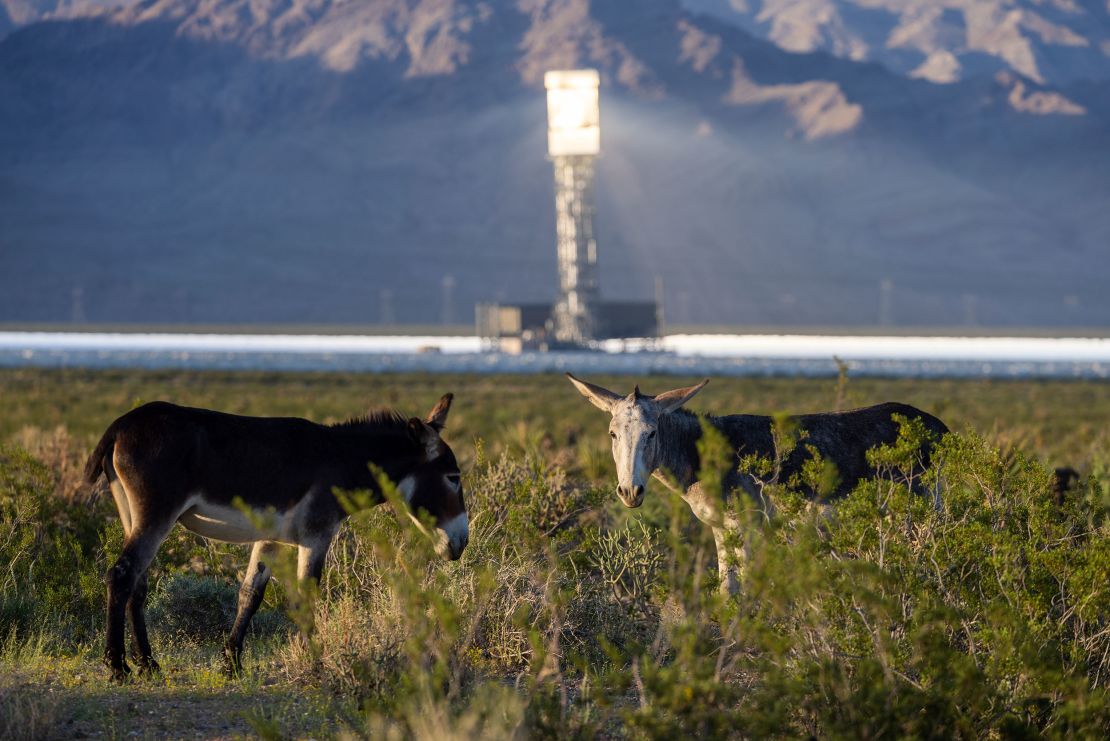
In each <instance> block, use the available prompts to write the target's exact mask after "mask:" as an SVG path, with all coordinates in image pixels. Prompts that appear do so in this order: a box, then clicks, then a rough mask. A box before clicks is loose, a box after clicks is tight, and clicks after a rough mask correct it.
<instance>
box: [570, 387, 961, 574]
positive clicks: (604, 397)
mask: <svg viewBox="0 0 1110 741" xmlns="http://www.w3.org/2000/svg"><path fill="white" fill-rule="evenodd" d="M567 378H569V379H570V382H571V383H573V384H574V386H575V388H577V389H578V390H579V391H580V392H581V393H582V395H583V396H585V397H586V398H587V399H589V400H590V401H591V402H592V403H593V404H594V406H596V407H598V408H599V409H602V410H604V411H606V412H609V414H611V415H612V421H611V422H610V423H609V437H610V438H612V444H613V461H614V462H615V463H616V466H617V496H618V497H620V500H621V502H623V503H624V505H625V506H626V507H639V506H640V504H642V503H643V500H644V488H645V486H646V485H647V477H648V476H649V475H654V476H655V478H657V479H658V480H659V481H662V482H663V484H664V485H665V486H666V487H667V488H668V489H671V490H672V491H675V493H677V494H679V495H680V496H681V497H682V498H683V499H684V500H685V501H686V503H687V504H689V505H690V509H691V510H693V513H694V516H695V517H697V518H698V519H699V520H701V521H702V522H704V523H705V524H707V525H709V526H710V527H711V528H712V529H713V538H714V541H715V542H716V545H717V561H718V567H719V569H720V575H721V589H722V591H725V592H726V593H727V594H730V595H732V594H736V593H737V591H738V590H739V580H738V579H737V574H736V567H735V566H734V565H733V564H735V563H736V561H737V560H738V559H741V558H742V557H743V554H742V552H738V551H737V550H734V551H733V552H732V554H731V555H732V559H731V562H732V563H730V559H729V558H728V556H729V555H730V553H729V548H728V547H726V543H725V541H726V538H725V534H726V532H728V531H730V530H732V531H736V530H737V529H738V528H739V527H740V523H739V522H737V521H736V518H735V517H734V516H733V515H730V514H729V508H728V507H726V506H724V505H725V504H726V503H727V501H728V499H729V497H730V496H731V495H732V494H733V493H734V492H736V491H737V490H740V491H744V492H746V493H747V494H749V495H750V496H752V497H754V498H756V499H757V501H761V497H760V492H759V490H758V487H757V485H756V482H755V480H754V478H753V477H752V476H751V475H749V474H746V473H742V472H741V471H739V470H738V467H737V466H736V465H735V460H736V459H734V464H733V466H732V467H731V469H730V470H729V471H727V472H722V473H723V476H722V479H721V481H722V489H723V494H724V501H722V500H720V499H718V498H715V497H713V496H711V495H709V494H708V493H707V492H705V491H703V489H702V487H701V484H700V482H699V481H698V473H699V471H700V469H701V461H700V459H699V455H698V448H697V442H698V439H699V438H700V437H701V435H702V427H701V421H700V420H701V419H704V420H706V421H707V422H708V423H709V424H711V425H712V426H713V427H715V428H716V429H718V430H719V431H720V432H721V433H722V434H723V435H724V436H725V438H726V439H727V440H728V443H729V445H730V447H731V448H732V449H733V450H735V451H736V457H737V459H738V458H739V457H741V456H747V455H752V454H755V455H758V456H761V457H767V458H771V459H774V457H775V453H776V451H775V439H774V431H773V429H772V428H773V418H771V417H763V416H756V415H751V414H731V415H728V416H724V417H715V416H705V417H699V416H698V415H695V414H693V413H692V412H689V411H687V410H685V409H682V408H681V407H682V405H683V404H685V403H686V402H688V401H689V400H690V399H692V398H693V397H694V395H695V394H696V393H698V392H699V391H701V390H702V389H703V388H704V387H705V385H706V384H707V383H709V380H708V379H706V380H705V381H702V382H701V383H699V384H698V385H696V386H690V387H688V388H680V389H674V390H673V391H667V392H666V393H662V394H659V395H657V396H648V395H645V394H641V393H640V387H639V386H637V387H636V389H635V390H634V391H633V392H632V393H631V394H629V395H628V396H622V395H620V394H617V393H614V392H613V391H609V390H608V389H605V388H602V387H601V386H595V385H594V384H592V383H587V382H586V381H582V380H580V379H578V378H575V377H574V376H572V375H571V374H569V373H568V374H567ZM896 414H897V415H901V416H903V417H906V418H908V419H919V420H921V421H922V422H923V423H924V425H925V429H926V430H928V432H929V433H930V436H931V437H933V438H935V439H937V440H939V439H940V437H941V436H942V435H943V434H944V433H946V432H947V431H948V428H947V427H946V426H945V424H944V423H943V422H941V421H940V420H939V419H937V418H936V417H934V416H932V415H931V414H927V413H926V412H923V411H921V410H920V409H915V408H914V407H911V406H908V405H906V404H896V403H886V404H877V405H875V406H871V407H864V408H863V409H853V410H851V411H846V412H827V413H822V414H806V415H801V416H797V417H791V418H790V419H791V420H792V421H793V422H795V423H796V424H797V425H798V427H799V428H800V429H801V430H804V432H805V435H806V436H805V439H804V445H798V446H796V447H795V448H794V450H793V451H792V452H791V453H790V454H789V455H787V456H786V458H785V460H784V461H783V462H782V468H781V471H780V474H779V478H780V480H782V481H786V480H789V478H790V477H791V476H792V475H793V474H796V473H799V472H800V471H801V469H802V466H803V464H804V463H805V461H806V460H807V459H808V458H809V457H810V453H809V451H808V449H807V446H812V447H813V448H814V449H816V450H817V451H818V452H819V453H820V455H821V457H822V458H824V459H825V460H826V461H830V462H832V463H833V464H834V465H835V466H836V471H837V473H838V475H839V482H838V484H837V486H836V488H835V489H834V490H833V491H832V492H831V493H830V494H829V495H828V496H829V498H830V499H836V498H839V497H842V496H844V495H845V494H847V493H848V492H850V491H851V490H852V489H853V488H855V486H856V484H858V483H859V482H860V481H861V480H863V479H867V478H871V477H873V476H875V475H876V471H875V469H874V467H872V466H871V465H870V464H868V462H867V451H868V450H870V449H871V448H874V447H876V446H877V445H881V444H884V443H892V442H894V441H895V440H896V439H897V437H898V430H899V425H898V423H897V422H895V421H894V419H893V418H892V417H893V415H896ZM931 450H932V444H931V443H930V444H928V445H927V446H925V449H923V450H922V451H921V463H922V467H924V466H927V465H928V463H929V456H930V453H931ZM672 482H677V484H678V486H679V487H680V488H679V489H675V488H674V483H672ZM916 488H920V487H919V486H918V487H916ZM804 491H805V493H806V494H807V495H808V496H810V497H811V498H816V496H817V493H816V492H813V491H810V490H805V489H804ZM934 496H936V494H935V493H934ZM763 504H764V505H766V503H763ZM937 504H938V505H939V502H938V503H937Z"/></svg>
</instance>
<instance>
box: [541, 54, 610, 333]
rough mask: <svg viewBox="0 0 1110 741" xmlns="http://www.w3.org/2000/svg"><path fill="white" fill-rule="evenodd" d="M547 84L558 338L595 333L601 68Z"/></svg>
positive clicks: (552, 77)
mask: <svg viewBox="0 0 1110 741" xmlns="http://www.w3.org/2000/svg"><path fill="white" fill-rule="evenodd" d="M543 82H544V87H545V88H547V154H548V156H549V157H550V158H551V163H552V165H553V167H554V170H555V234H556V240H557V244H556V246H557V248H558V260H559V297H558V299H557V300H556V302H555V306H554V307H553V311H552V315H553V316H552V318H553V320H554V333H555V340H556V342H559V343H568V344H576V345H580V344H585V343H588V342H589V341H590V340H593V339H596V338H597V329H598V324H597V309H598V304H599V296H598V283H597V239H596V237H595V236H594V211H595V208H594V165H595V161H596V159H597V156H598V155H599V154H600V153H601V128H600V114H599V110H598V85H599V77H598V73H597V70H592V69H578V70H556V71H551V72H547V73H546V74H545V75H544V80H543Z"/></svg>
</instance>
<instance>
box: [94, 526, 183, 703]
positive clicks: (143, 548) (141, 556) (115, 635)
mask: <svg viewBox="0 0 1110 741" xmlns="http://www.w3.org/2000/svg"><path fill="white" fill-rule="evenodd" d="M175 520H176V518H174V519H171V520H169V521H168V522H163V523H158V524H156V525H147V524H144V523H133V525H134V529H133V530H132V531H131V534H130V535H129V536H128V537H127V540H126V542H125V543H124V545H123V552H122V553H121V554H120V556H119V558H118V559H116V562H115V564H114V565H113V566H112V568H110V569H108V575H107V581H108V635H107V641H106V646H105V649H104V662H105V663H106V664H107V665H108V667H109V668H110V669H111V670H112V679H114V680H116V681H123V679H124V678H125V677H126V676H127V675H128V674H130V673H131V669H130V668H129V667H128V666H127V662H126V661H125V660H124V621H125V613H126V611H127V604H128V602H130V601H131V597H132V596H133V595H134V594H135V590H136V587H137V586H138V584H139V582H140V581H145V579H146V570H147V568H149V567H150V562H151V561H152V560H154V554H155V553H157V552H158V547H159V546H160V545H162V541H163V540H165V538H166V535H167V534H168V533H169V531H170V528H171V527H173V523H174V521H175ZM143 596H144V598H145V595H143ZM144 627H145V622H144ZM143 633H144V638H145V633H146V631H145V630H144V631H143ZM147 649H148V650H149V644H148V646H147Z"/></svg>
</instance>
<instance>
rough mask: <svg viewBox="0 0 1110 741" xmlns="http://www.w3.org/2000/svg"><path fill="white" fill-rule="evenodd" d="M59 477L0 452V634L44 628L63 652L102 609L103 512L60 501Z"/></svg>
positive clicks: (96, 505) (87, 631)
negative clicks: (47, 625)
mask: <svg viewBox="0 0 1110 741" xmlns="http://www.w3.org/2000/svg"><path fill="white" fill-rule="evenodd" d="M57 481H58V474H57V472H56V471H54V470H53V469H51V468H50V467H48V466H47V465H46V464H44V463H43V462H42V461H40V460H38V459H36V458H34V457H33V456H31V455H30V454H29V453H27V452H26V451H24V450H22V449H21V448H17V447H11V446H8V447H0V563H3V564H5V567H4V570H3V573H0V604H3V606H4V607H3V609H2V610H0V620H3V621H4V624H0V630H3V631H5V632H7V631H9V630H11V629H12V628H13V627H14V628H17V629H26V628H27V627H28V626H30V625H32V624H34V625H41V624H43V623H46V622H49V623H50V624H53V625H54V626H55V631H54V635H56V636H57V637H58V638H59V640H61V641H63V642H64V643H65V644H67V645H71V646H72V645H76V644H78V643H81V642H85V641H88V640H89V639H90V637H91V635H92V633H93V631H94V630H95V626H96V624H97V621H98V620H99V614H100V612H101V610H102V609H103V600H104V587H103V581H102V579H101V577H100V575H99V574H102V573H103V564H104V561H103V543H104V542H105V541H106V539H107V538H108V534H107V532H106V524H107V521H106V518H105V512H104V506H103V503H102V502H101V501H99V499H97V498H82V499H66V498H64V497H62V496H61V495H60V494H59V493H58V488H57V487H58V483H57Z"/></svg>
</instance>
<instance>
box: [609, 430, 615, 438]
mask: <svg viewBox="0 0 1110 741" xmlns="http://www.w3.org/2000/svg"><path fill="white" fill-rule="evenodd" d="M609 437H611V438H613V439H614V440H616V439H617V433H615V432H613V431H612V430H609Z"/></svg>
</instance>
